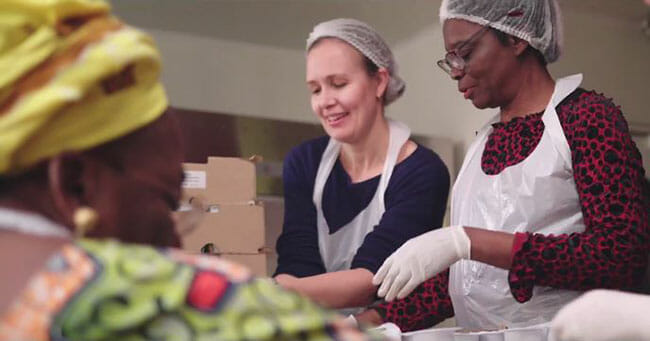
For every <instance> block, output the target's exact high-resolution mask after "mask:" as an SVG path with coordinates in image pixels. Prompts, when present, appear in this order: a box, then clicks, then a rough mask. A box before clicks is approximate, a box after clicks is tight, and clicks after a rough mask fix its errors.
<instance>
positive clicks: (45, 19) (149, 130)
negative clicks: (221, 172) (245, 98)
mask: <svg viewBox="0 0 650 341" xmlns="http://www.w3.org/2000/svg"><path fill="white" fill-rule="evenodd" d="M0 37H1V39H0V271H1V272H2V280H1V281H0V340H7V341H16V340H29V341H37V340H84V341H90V340H146V339H152V340H298V339H302V340H305V339H318V340H323V339H326V340H330V339H335V340H349V339H354V340H359V339H365V338H366V337H368V336H369V335H364V334H362V333H361V332H360V331H359V330H358V329H356V328H352V327H350V326H348V325H347V324H346V323H345V320H344V318H343V317H341V316H338V315H336V314H334V313H332V312H328V311H325V310H323V309H321V308H319V307H318V306H317V305H316V304H314V303H312V302H310V301H308V300H307V299H305V298H302V297H300V296H299V295H297V294H295V293H291V292H287V291H286V290H282V289H281V288H279V287H278V286H277V285H274V284H273V283H272V282H271V281H269V280H265V279H254V278H252V277H251V274H250V272H249V271H248V270H247V269H245V268H244V267H241V266H238V265H236V264H232V263H229V262H226V261H223V260H220V259H218V258H214V257H208V256H196V255H187V254H184V253H182V252H181V251H179V250H176V249H170V248H163V247H169V246H178V236H177V234H176V232H175V230H174V224H173V222H172V219H171V217H170V213H171V210H172V209H174V208H175V207H176V206H177V203H178V199H179V196H180V190H181V188H180V187H181V186H180V185H181V181H182V168H181V161H182V150H181V147H180V141H181V140H180V136H179V128H178V127H177V125H176V121H175V120H174V119H173V116H172V115H171V114H170V113H167V112H166V108H167V98H166V95H165V92H164V89H163V87H162V85H161V84H160V83H159V80H158V78H159V73H160V55H159V54H158V51H157V49H156V47H155V45H154V43H153V41H152V40H151V38H150V37H149V36H147V35H146V34H144V33H142V32H140V31H138V30H136V29H134V28H132V27H129V26H127V25H125V24H123V23H122V22H121V21H120V20H118V19H117V18H115V17H114V16H112V15H111V14H110V9H109V6H108V5H107V4H106V3H105V2H103V1H99V0H49V1H42V0H3V1H0ZM75 237H76V238H75ZM82 237H83V238H82ZM107 238H113V239H107ZM127 243H138V244H140V245H137V244H127ZM141 244H153V245H155V246H156V247H151V246H145V245H141Z"/></svg>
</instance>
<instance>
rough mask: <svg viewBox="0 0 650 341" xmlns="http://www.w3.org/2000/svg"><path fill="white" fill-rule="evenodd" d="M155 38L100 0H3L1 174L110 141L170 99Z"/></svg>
mask: <svg viewBox="0 0 650 341" xmlns="http://www.w3.org/2000/svg"><path fill="white" fill-rule="evenodd" d="M159 75H160V55H159V53H158V51H157V50H156V47H155V44H154V42H153V41H152V39H151V38H150V37H149V36H148V35H146V34H144V33H143V32H141V31H138V30H136V29H134V28H132V27H129V26H126V25H125V24H123V23H122V22H120V21H119V20H118V19H117V18H115V17H113V16H112V15H111V14H110V7H109V5H108V4H107V3H105V2H104V1H100V0H0V174H10V173H18V172H20V171H21V170H24V169H26V168H28V167H29V166H31V165H34V164H35V163H37V162H39V161H41V160H44V159H47V158H48V157H52V156H54V155H57V154H60V153H61V152H65V151H78V150H85V149H88V148H92V147H95V146H98V145H100V144H102V143H105V142H108V141H111V140H113V139H116V138H118V137H121V136H123V135H126V134H127V133H129V132H132V131H134V130H136V129H138V128H140V127H143V126H145V125H147V124H148V123H150V122H152V121H154V120H155V119H156V118H158V117H159V116H160V115H161V114H162V113H163V112H164V110H165V108H166V107H167V98H166V95H165V91H164V89H163V87H162V85H161V84H160V82H159Z"/></svg>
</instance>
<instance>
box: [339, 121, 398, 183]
mask: <svg viewBox="0 0 650 341" xmlns="http://www.w3.org/2000/svg"><path fill="white" fill-rule="evenodd" d="M388 140H389V128H388V121H386V118H385V117H384V115H383V114H380V115H377V119H376V120H375V121H374V122H373V124H372V126H371V127H370V128H369V129H368V134H367V135H366V136H364V137H363V138H361V139H359V140H358V141H355V142H354V143H344V144H343V145H342V146H341V155H340V159H341V163H342V164H343V168H344V169H345V170H346V172H347V173H348V175H349V176H350V178H351V179H352V182H360V181H364V180H367V179H370V178H372V177H375V176H377V175H379V174H381V171H382V169H383V167H384V161H385V159H386V152H387V150H388V142H389V141H388Z"/></svg>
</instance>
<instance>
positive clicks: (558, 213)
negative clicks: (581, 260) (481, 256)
mask: <svg viewBox="0 0 650 341" xmlns="http://www.w3.org/2000/svg"><path fill="white" fill-rule="evenodd" d="M581 81H582V75H581V74H578V75H573V76H570V77H566V78H562V79H560V80H558V81H557V82H556V84H555V90H554V92H553V96H552V97H551V100H550V102H549V104H548V106H547V107H546V110H545V111H544V114H543V117H542V121H543V122H544V133H543V134H542V138H541V140H540V141H539V144H538V145H537V147H536V148H535V150H533V152H532V153H531V154H530V155H529V156H528V157H527V158H526V159H525V160H523V161H522V162H520V163H519V164H517V165H514V166H510V167H508V168H506V169H505V170H503V171H502V172H501V173H499V174H497V175H486V174H485V173H483V170H482V169H481V156H482V155H483V150H484V148H485V143H486V141H487V138H488V136H489V134H490V132H491V131H492V126H491V124H490V123H493V122H496V121H497V120H498V119H499V117H498V115H497V117H495V118H493V119H492V121H491V122H490V123H488V124H487V125H486V126H485V127H484V128H483V129H482V130H481V131H480V132H479V133H478V134H477V137H476V139H475V141H474V142H473V143H472V145H471V146H470V147H469V149H468V151H467V155H466V156H465V160H464V161H463V166H462V168H461V170H460V172H459V174H458V178H457V179H456V182H455V184H454V188H453V190H452V199H451V200H452V205H451V225H462V226H471V227H480V228H485V229H488V230H495V231H504V232H509V233H514V232H534V233H541V234H546V235H547V234H551V233H553V234H563V233H573V232H582V231H584V229H585V226H584V222H583V217H582V211H581V209H580V201H579V199H578V193H577V191H576V185H575V182H574V180H573V168H572V163H571V150H570V149H569V144H568V143H567V141H566V137H565V136H564V131H563V130H562V126H561V125H560V121H559V119H558V117H557V113H556V112H555V107H556V106H557V105H558V104H559V103H560V102H561V101H562V100H563V99H564V98H566V97H567V96H568V95H569V94H571V93H572V92H573V91H574V90H575V89H576V88H577V87H578V86H579V85H580V82H581ZM449 294H450V296H451V299H452V303H453V305H454V311H455V314H456V321H457V323H458V325H459V326H461V327H463V328H472V329H475V328H477V329H486V328H495V327H503V326H508V327H520V326H528V325H534V324H539V323H544V322H547V321H550V320H551V319H552V317H553V316H554V315H555V313H556V312H557V311H558V310H559V309H560V308H561V307H562V306H563V305H565V304H566V303H568V302H569V301H571V300H572V299H574V298H576V297H577V296H578V295H579V294H580V293H579V292H576V291H569V290H560V289H553V288H550V287H539V286H536V287H535V288H534V289H533V296H532V298H531V299H530V300H529V301H528V302H525V303H523V304H522V303H518V302H517V301H515V299H514V298H513V297H512V294H511V293H510V287H509V284H508V271H506V270H503V269H499V268H497V267H494V266H491V265H487V264H483V263H479V262H475V261H471V260H462V261H460V262H457V263H456V264H454V265H452V266H451V268H450V278H449Z"/></svg>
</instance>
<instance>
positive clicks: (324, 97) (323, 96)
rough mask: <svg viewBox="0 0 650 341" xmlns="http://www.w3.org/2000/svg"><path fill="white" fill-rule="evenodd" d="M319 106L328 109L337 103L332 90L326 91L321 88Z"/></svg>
mask: <svg viewBox="0 0 650 341" xmlns="http://www.w3.org/2000/svg"><path fill="white" fill-rule="evenodd" d="M318 97H319V98H318V106H319V107H320V108H321V109H327V108H330V107H332V106H334V105H335V104H336V97H335V96H334V94H332V92H331V91H326V90H325V89H323V90H321V93H320V96H318Z"/></svg>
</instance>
